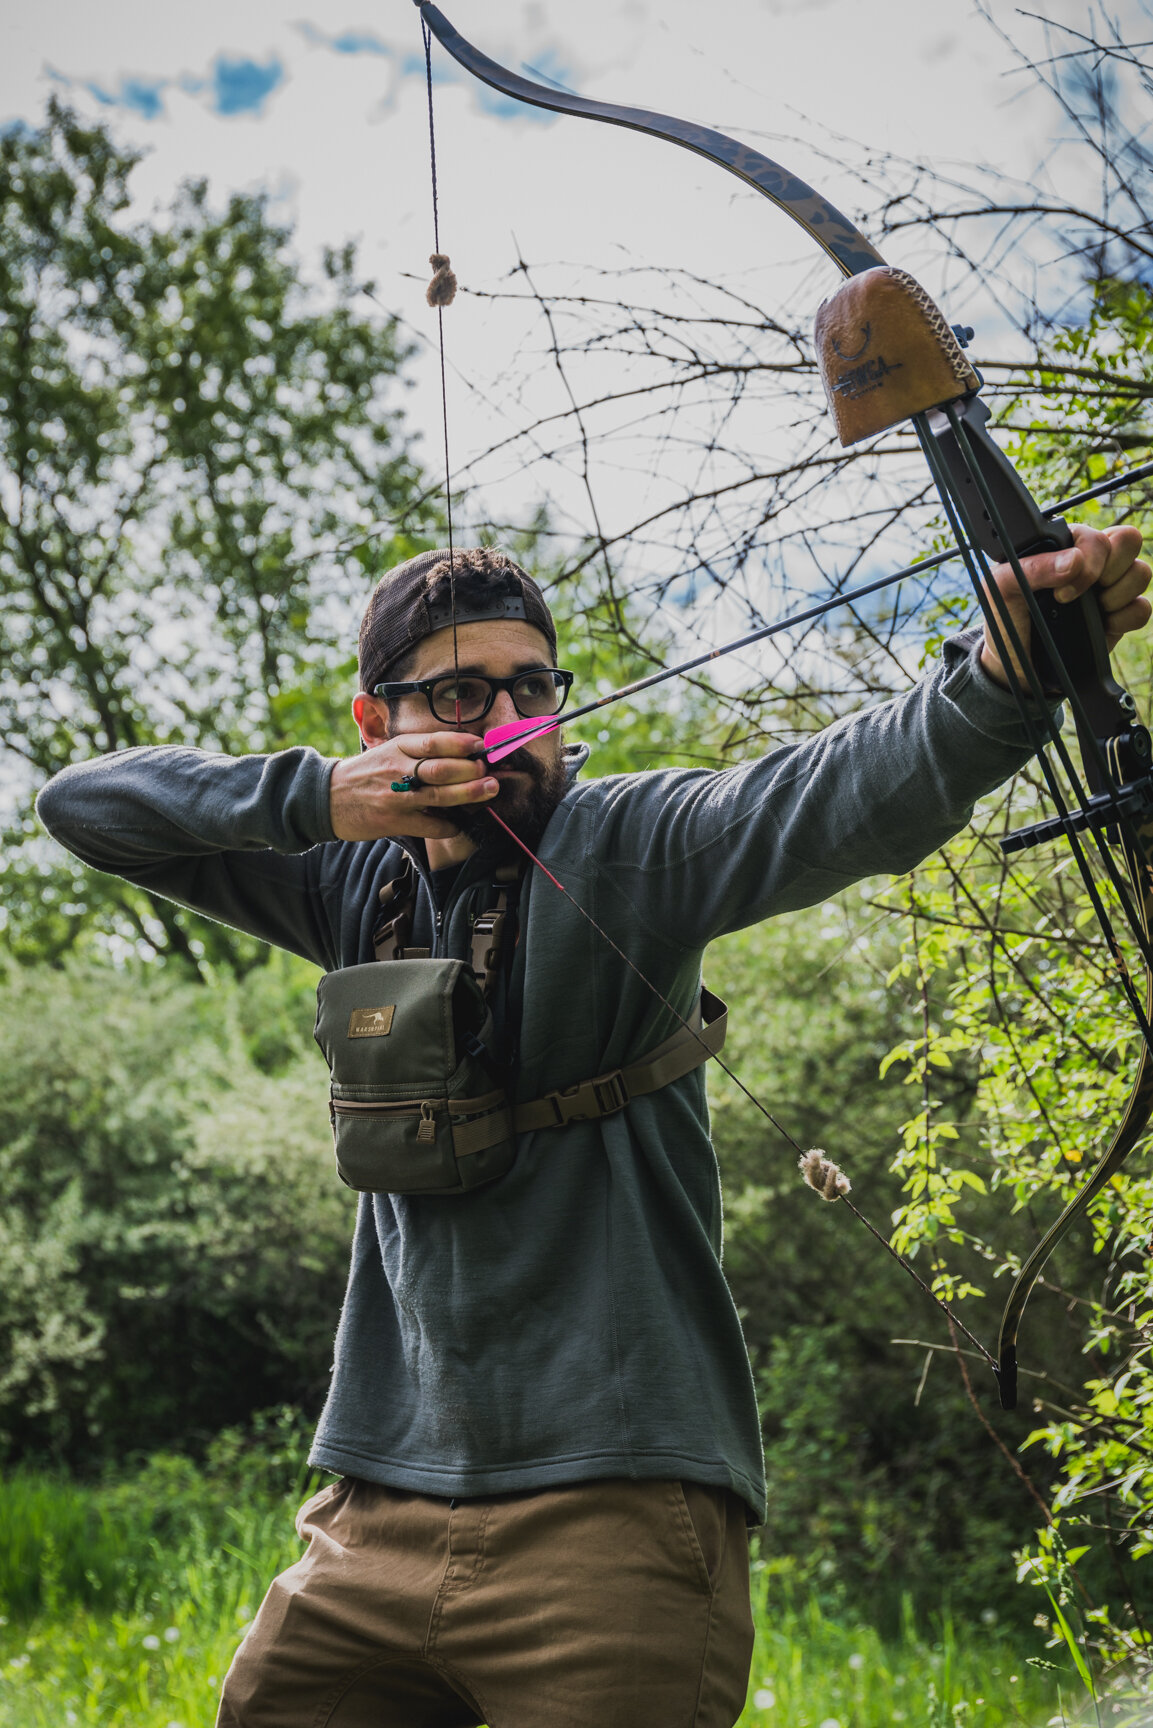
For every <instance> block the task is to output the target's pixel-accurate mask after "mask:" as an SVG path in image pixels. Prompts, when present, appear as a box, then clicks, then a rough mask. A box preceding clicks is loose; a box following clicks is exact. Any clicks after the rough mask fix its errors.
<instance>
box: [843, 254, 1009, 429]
mask: <svg viewBox="0 0 1153 1728" xmlns="http://www.w3.org/2000/svg"><path fill="white" fill-rule="evenodd" d="M814 335H815V339H816V345H817V360H818V363H819V365H820V368H821V381H822V383H823V384H824V386H825V395H826V396H827V397H828V399H829V407H830V409H831V410H832V415H833V419H834V421H835V423H836V427H837V434H838V436H839V438H840V440H841V443H842V444H846V445H847V444H856V443H858V442H859V441H860V440H861V439H862V438H871V437H872V435H873V434H874V433H875V432H884V431H886V430H887V429H888V428H889V427H890V426H897V425H899V424H900V422H901V421H902V420H909V419H911V418H912V416H913V415H914V414H923V413H924V412H925V411H926V410H927V409H929V408H936V407H938V406H939V404H940V403H942V402H954V401H956V399H957V398H958V397H959V396H967V395H969V394H970V393H971V392H972V391H974V390H977V389H979V387H980V383H981V380H980V378H979V377H978V375H977V373H976V372H975V371H974V369H973V367H972V366H970V364H969V362H968V360H966V358H965V354H964V350H963V349H962V347H961V345H960V343H959V342H958V341H957V338H956V337H955V336H954V334H953V332H952V330H951V329H950V328H949V325H948V323H947V322H946V319H945V315H944V313H943V312H942V311H941V310H940V308H939V307H938V306H937V304H936V302H935V301H934V300H932V299H931V298H930V296H929V295H928V294H926V292H925V290H924V289H923V288H922V287H921V284H920V283H919V282H918V281H917V280H916V279H915V278H914V277H912V276H910V275H908V274H907V272H906V271H904V270H894V269H892V268H890V266H889V265H887V264H883V265H880V266H879V267H878V268H877V269H875V270H864V271H862V272H861V274H860V275H859V276H851V277H850V278H849V280H848V281H847V282H846V283H844V285H843V286H842V287H841V288H839V289H838V290H837V292H836V293H835V294H834V295H833V296H832V297H831V299H828V300H826V301H824V302H823V304H822V305H821V306H820V308H819V309H818V311H817V318H816V325H815V329H814Z"/></svg>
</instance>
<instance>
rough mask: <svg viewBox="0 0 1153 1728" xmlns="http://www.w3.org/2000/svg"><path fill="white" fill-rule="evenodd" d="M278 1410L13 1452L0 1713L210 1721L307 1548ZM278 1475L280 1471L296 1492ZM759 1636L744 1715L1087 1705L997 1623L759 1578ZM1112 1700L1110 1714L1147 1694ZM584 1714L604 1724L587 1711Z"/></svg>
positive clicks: (0, 1608) (32, 1721)
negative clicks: (129, 1450)
mask: <svg viewBox="0 0 1153 1728" xmlns="http://www.w3.org/2000/svg"><path fill="white" fill-rule="evenodd" d="M300 1458H301V1451H300V1434H299V1431H298V1429H297V1428H296V1427H295V1426H294V1424H293V1422H292V1420H291V1419H290V1418H289V1417H288V1416H285V1417H284V1418H281V1419H279V1420H278V1421H273V1422H271V1423H266V1424H265V1429H264V1432H263V1433H262V1434H260V1435H258V1436H257V1437H256V1443H255V1444H253V1443H252V1442H251V1441H250V1440H249V1439H248V1438H246V1437H244V1436H239V1435H236V1434H232V1435H226V1436H224V1437H222V1440H221V1441H220V1442H218V1443H217V1445H216V1446H215V1447H214V1448H213V1451H212V1453H211V1454H210V1457H209V1459H208V1461H207V1463H206V1464H205V1465H204V1466H202V1467H198V1466H196V1465H194V1464H192V1463H191V1462H190V1461H189V1460H188V1459H185V1458H178V1457H160V1458H155V1459H152V1460H151V1461H149V1463H148V1464H147V1465H146V1466H144V1467H143V1468H140V1469H137V1470H135V1471H133V1472H131V1473H125V1474H123V1475H121V1476H120V1477H119V1479H115V1480H110V1481H109V1480H105V1481H102V1482H99V1483H94V1484H90V1485H82V1484H78V1483H76V1482H73V1481H69V1480H67V1479H64V1478H61V1477H58V1476H53V1475H51V1474H49V1473H43V1472H37V1471H32V1470H17V1471H15V1472H13V1473H11V1474H10V1475H9V1476H8V1478H7V1480H6V1481H5V1483H4V1485H3V1488H2V1489H0V1615H2V1618H3V1624H2V1625H0V1724H2V1725H3V1728H72V1725H73V1724H82V1725H84V1728H89V1725H91V1728H211V1724H212V1722H213V1720H214V1716H215V1711H216V1701H217V1697H218V1694H219V1690H220V1684H221V1681H222V1680H223V1677H224V1674H225V1672H226V1670H227V1667H228V1664H229V1662H230V1661H231V1658H232V1654H233V1651H234V1650H235V1648H236V1645H237V1643H238V1642H239V1640H240V1638H241V1636H242V1635H243V1632H244V1628H245V1626H246V1624H247V1622H248V1621H249V1619H250V1618H251V1617H252V1615H253V1613H254V1612H255V1610H256V1608H257V1606H258V1604H259V1602H260V1599H261V1597H262V1595H263V1593H264V1590H265V1587H266V1585H267V1583H268V1581H269V1579H270V1578H271V1577H272V1576H273V1575H274V1573H276V1572H277V1571H280V1570H282V1569H283V1568H284V1567H285V1566H287V1565H290V1564H291V1563H292V1561H293V1560H295V1559H296V1558H298V1556H299V1553H300V1547H299V1543H298V1542H297V1539H296V1536H295V1533H294V1531H293V1527H292V1511H293V1510H294V1508H295V1506H296V1505H297V1504H298V1502H299V1501H300V1499H302V1498H303V1497H304V1496H305V1495H306V1494H307V1493H309V1492H310V1491H311V1489H312V1486H313V1482H312V1481H311V1479H310V1478H309V1477H308V1474H307V1472H306V1470H305V1469H304V1468H303V1466H302V1464H301V1462H300ZM285 1484H288V1489H287V1491H286V1487H285ZM755 1603H756V1617H757V1627H758V1631H757V1645H756V1652H755V1655H754V1660H753V1671H752V1684H751V1687H750V1694H749V1703H748V1707H747V1709H746V1711H745V1714H744V1716H743V1717H742V1719H741V1720H742V1724H747V1725H752V1724H762V1725H764V1728H894V1725H897V1728H899V1725H900V1724H901V1723H907V1724H909V1728H1042V1725H1044V1724H1047V1723H1059V1722H1065V1721H1068V1722H1073V1721H1074V1720H1080V1718H1078V1717H1077V1716H1076V1712H1075V1709H1074V1706H1075V1705H1077V1704H1078V1702H1079V1700H1078V1697H1077V1689H1076V1685H1075V1678H1076V1677H1075V1675H1073V1674H1072V1667H1071V1664H1068V1663H1067V1664H1066V1666H1067V1667H1068V1669H1069V1675H1068V1676H1065V1677H1062V1675H1061V1674H1059V1673H1058V1672H1057V1671H1056V1670H1050V1669H1048V1668H1046V1667H1044V1666H1038V1665H1037V1663H1036V1661H1035V1660H1034V1662H1032V1663H1030V1662H1026V1661H1022V1660H1021V1659H1020V1657H1019V1655H1018V1654H1017V1653H1016V1652H1015V1651H1014V1650H1013V1649H1012V1647H1011V1646H1008V1645H1006V1644H1005V1643H1004V1642H1002V1641H999V1640H998V1639H997V1637H996V1636H995V1634H994V1633H993V1632H992V1631H991V1630H990V1629H988V1628H966V1629H963V1630H955V1629H954V1628H953V1627H952V1626H951V1625H950V1624H949V1623H948V1622H947V1621H945V1622H944V1623H943V1624H942V1627H941V1630H940V1633H939V1636H938V1637H937V1638H936V1639H935V1640H934V1639H932V1638H927V1637H925V1636H924V1635H923V1634H922V1633H920V1632H919V1631H918V1629H917V1627H916V1625H915V1624H914V1619H913V1615H912V1611H911V1610H910V1611H909V1612H908V1614H907V1616H906V1622H905V1625H904V1628H903V1630H902V1632H901V1633H900V1635H899V1636H898V1637H897V1638H896V1639H892V1640H888V1641H885V1640H883V1639H882V1638H881V1637H880V1636H879V1635H878V1634H877V1633H876V1632H874V1631H872V1630H870V1628H869V1627H868V1626H867V1625H866V1624H863V1623H862V1624H855V1623H852V1622H849V1621H847V1620H844V1619H838V1618H835V1617H833V1616H831V1615H829V1614H828V1613H826V1612H825V1611H823V1610H822V1608H821V1607H820V1606H819V1605H818V1603H817V1602H816V1601H815V1600H814V1599H812V1598H805V1599H803V1600H800V1599H793V1598H791V1597H790V1593H789V1591H788V1590H787V1588H786V1587H785V1585H784V1583H783V1581H782V1578H781V1577H780V1575H779V1573H778V1571H777V1570H775V1569H772V1568H769V1567H767V1566H763V1567H761V1568H760V1569H759V1570H758V1572H757V1573H756V1578H755ZM1115 1704H1116V1701H1112V1702H1108V1703H1107V1704H1106V1705H1105V1707H1104V1708H1105V1711H1106V1714H1105V1716H1104V1717H1103V1722H1104V1724H1105V1725H1106V1728H1126V1725H1127V1724H1134V1725H1135V1724H1136V1723H1137V1722H1139V1721H1144V1722H1145V1723H1149V1722H1150V1721H1151V1720H1153V1719H1151V1718H1150V1717H1148V1716H1144V1717H1143V1716H1142V1715H1141V1714H1140V1711H1141V1709H1142V1706H1141V1705H1139V1704H1135V1705H1134V1706H1133V1707H1132V1708H1130V1707H1129V1706H1127V1705H1126V1706H1122V1707H1121V1708H1120V1709H1119V1710H1118V1713H1116V1714H1114V1713H1113V1712H1114V1709H1115ZM590 1728H595V1725H593V1724H590Z"/></svg>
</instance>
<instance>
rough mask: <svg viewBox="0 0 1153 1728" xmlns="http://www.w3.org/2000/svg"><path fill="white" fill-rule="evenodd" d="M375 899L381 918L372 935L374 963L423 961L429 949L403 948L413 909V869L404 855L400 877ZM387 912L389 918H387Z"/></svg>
mask: <svg viewBox="0 0 1153 1728" xmlns="http://www.w3.org/2000/svg"><path fill="white" fill-rule="evenodd" d="M379 898H380V907H381V912H382V913H383V914H384V915H385V916H384V917H383V918H382V919H381V922H380V923H379V924H377V926H376V928H375V929H374V930H373V932H372V951H373V955H374V957H375V958H376V959H377V960H427V959H428V958H429V954H430V952H431V950H430V949H428V948H409V947H408V945H407V944H408V938H409V934H410V932H411V930H412V914H413V911H414V909H415V906H416V868H415V866H414V865H413V862H412V859H411V858H409V857H408V856H407V855H406V856H405V860H404V865H403V868H402V869H401V873H400V875H399V876H395V877H393V879H392V881H391V882H386V883H385V885H384V887H383V888H382V889H381V891H380V896H379ZM390 911H391V912H392V916H391V918H390V917H388V916H387V914H388V913H389V912H390Z"/></svg>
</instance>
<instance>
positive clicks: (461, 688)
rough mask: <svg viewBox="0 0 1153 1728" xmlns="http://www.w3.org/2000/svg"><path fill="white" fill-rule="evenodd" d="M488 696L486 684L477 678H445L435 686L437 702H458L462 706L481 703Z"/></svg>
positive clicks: (466, 706)
mask: <svg viewBox="0 0 1153 1728" xmlns="http://www.w3.org/2000/svg"><path fill="white" fill-rule="evenodd" d="M487 697H488V685H487V684H485V683H482V681H481V680H480V679H479V678H446V679H445V680H444V682H443V683H441V684H438V685H437V687H436V699H437V701H438V702H442V703H443V702H449V703H457V702H459V703H460V705H461V707H462V708H468V707H471V706H473V705H474V704H476V703H478V702H479V703H483V702H484V701H486V700H487Z"/></svg>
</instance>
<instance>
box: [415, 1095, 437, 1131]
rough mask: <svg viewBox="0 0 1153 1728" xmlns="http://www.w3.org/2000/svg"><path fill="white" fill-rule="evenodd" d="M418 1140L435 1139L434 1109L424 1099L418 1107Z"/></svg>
mask: <svg viewBox="0 0 1153 1728" xmlns="http://www.w3.org/2000/svg"><path fill="white" fill-rule="evenodd" d="M416 1137H417V1139H418V1140H435V1139H436V1110H435V1107H434V1106H433V1105H432V1104H429V1103H428V1102H427V1100H426V1102H425V1103H423V1104H422V1105H421V1107H420V1127H419V1128H418V1129H417V1131H416Z"/></svg>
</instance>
